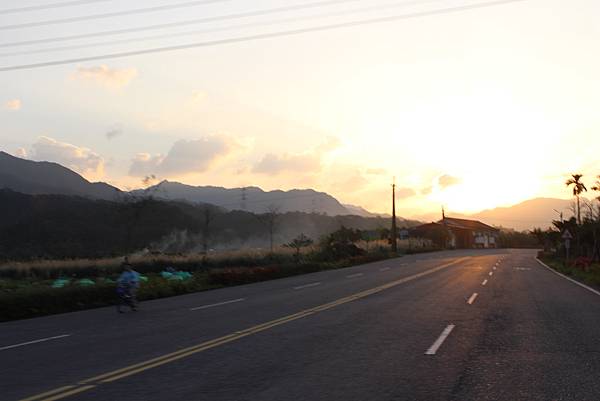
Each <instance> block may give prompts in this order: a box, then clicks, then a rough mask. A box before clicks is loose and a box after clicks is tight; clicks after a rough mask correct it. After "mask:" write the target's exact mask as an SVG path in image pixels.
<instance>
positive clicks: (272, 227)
mask: <svg viewBox="0 0 600 401" xmlns="http://www.w3.org/2000/svg"><path fill="white" fill-rule="evenodd" d="M256 217H257V218H258V219H259V220H260V222H261V223H263V224H264V225H265V227H266V228H267V233H268V234H269V250H270V252H271V253H273V238H274V236H275V231H276V230H277V223H278V220H279V207H277V206H275V205H269V206H268V207H267V211H266V213H263V214H259V215H257V216H256Z"/></svg>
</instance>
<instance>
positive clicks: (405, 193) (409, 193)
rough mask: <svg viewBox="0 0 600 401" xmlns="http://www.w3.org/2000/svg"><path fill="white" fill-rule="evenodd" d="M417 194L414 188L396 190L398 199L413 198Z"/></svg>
mask: <svg viewBox="0 0 600 401" xmlns="http://www.w3.org/2000/svg"><path fill="white" fill-rule="evenodd" d="M416 194H417V193H416V192H415V190H414V189H412V188H398V189H396V199H407V198H412V197H413V196H415V195H416Z"/></svg>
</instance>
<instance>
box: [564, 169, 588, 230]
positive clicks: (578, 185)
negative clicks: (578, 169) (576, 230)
mask: <svg viewBox="0 0 600 401" xmlns="http://www.w3.org/2000/svg"><path fill="white" fill-rule="evenodd" d="M581 177H583V174H571V178H569V179H568V180H567V181H566V182H565V184H566V185H567V187H568V186H571V185H573V196H575V198H577V224H579V225H581V208H580V207H579V196H580V195H581V194H582V193H584V192H586V191H587V188H586V187H585V184H584V183H583V182H581V181H580V180H581Z"/></svg>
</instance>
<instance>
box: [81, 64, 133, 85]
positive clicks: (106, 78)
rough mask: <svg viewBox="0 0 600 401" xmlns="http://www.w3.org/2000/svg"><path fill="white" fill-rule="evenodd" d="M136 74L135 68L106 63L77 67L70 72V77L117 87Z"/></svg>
mask: <svg viewBox="0 0 600 401" xmlns="http://www.w3.org/2000/svg"><path fill="white" fill-rule="evenodd" d="M137 75H138V72H137V70H136V69H135V68H123V69H117V68H110V67H108V66H106V65H99V66H94V67H78V68H77V71H75V72H74V73H73V74H72V78H74V79H79V80H83V81H90V82H94V83H96V84H99V85H102V86H105V87H108V88H112V89H118V88H122V87H123V86H125V85H127V84H129V83H130V82H131V81H132V80H133V79H134V78H135V77H137Z"/></svg>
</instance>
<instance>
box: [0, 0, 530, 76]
mask: <svg viewBox="0 0 600 401" xmlns="http://www.w3.org/2000/svg"><path fill="white" fill-rule="evenodd" d="M523 1H527V0H498V1H491V2H486V3H480V4H470V5H466V6H459V7H450V8H442V9H437V10H431V11H423V12H419V13H413V14H404V15H394V16H389V17H380V18H372V19H364V20H358V21H351V22H344V23H339V24H330V25H321V26H315V27H310V28H302V29H292V30H288V31H280V32H272V33H265V34H259V35H249V36H240V37H235V38H229V39H220V40H213V41H206V42H197V43H189V44H185V45H176V46H165V47H157V48H152V49H144V50H134V51H129V52H122V53H110V54H104V55H100V56H89V57H79V58H71V59H63V60H54V61H46V62H41V63H33V64H21V65H13V66H8V67H0V72H6V71H15V70H24V69H31V68H41V67H50V66H55V65H63V64H73V63H81V62H86V61H94V60H103V59H109V58H122V57H129V56H139V55H143V54H152V53H162V52H170V51H176V50H184V49H192V48H198V47H209V46H217V45H224V44H231V43H241V42H248V41H253V40H260V39H269V38H277V37H283V36H292V35H299V34H303V33H309V32H322V31H330V30H334V29H340V28H350V27H355V26H364V25H373V24H378V23H384V22H392V21H398V20H403V19H409V18H419V17H427V16H433V15H442V14H449V13H455V12H461V11H467V10H474V9H479V8H486V7H492V6H497V5H503V4H509V3H517V2H523Z"/></svg>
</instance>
